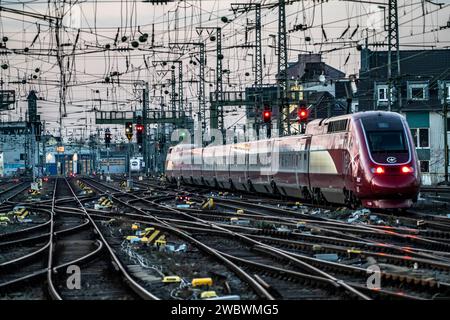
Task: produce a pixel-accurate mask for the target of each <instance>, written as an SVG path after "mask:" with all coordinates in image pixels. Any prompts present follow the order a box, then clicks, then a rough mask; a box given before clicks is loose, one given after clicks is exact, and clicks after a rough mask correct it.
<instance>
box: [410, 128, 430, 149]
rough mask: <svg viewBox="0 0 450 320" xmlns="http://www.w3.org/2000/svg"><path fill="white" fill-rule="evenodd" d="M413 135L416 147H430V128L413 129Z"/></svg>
mask: <svg viewBox="0 0 450 320" xmlns="http://www.w3.org/2000/svg"><path fill="white" fill-rule="evenodd" d="M411 135H412V137H413V142H414V145H415V146H416V148H429V147H430V130H429V129H428V128H418V129H411Z"/></svg>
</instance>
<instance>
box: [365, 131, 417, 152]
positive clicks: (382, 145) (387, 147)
mask: <svg viewBox="0 0 450 320" xmlns="http://www.w3.org/2000/svg"><path fill="white" fill-rule="evenodd" d="M367 139H368V142H369V147H370V151H371V152H372V153H378V152H386V151H390V152H407V151H408V149H407V146H406V141H405V135H404V134H403V131H369V132H367Z"/></svg>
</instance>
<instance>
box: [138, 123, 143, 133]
mask: <svg viewBox="0 0 450 320" xmlns="http://www.w3.org/2000/svg"><path fill="white" fill-rule="evenodd" d="M136 131H137V132H143V131H144V126H143V125H142V124H137V125H136Z"/></svg>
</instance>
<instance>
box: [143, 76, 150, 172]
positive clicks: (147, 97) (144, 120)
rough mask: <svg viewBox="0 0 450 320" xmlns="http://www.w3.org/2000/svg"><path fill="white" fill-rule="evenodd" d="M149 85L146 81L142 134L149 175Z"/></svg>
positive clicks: (146, 168) (146, 167)
mask: <svg viewBox="0 0 450 320" xmlns="http://www.w3.org/2000/svg"><path fill="white" fill-rule="evenodd" d="M149 94H150V92H149V86H148V82H145V89H144V103H143V108H142V109H143V110H142V113H143V114H142V124H143V125H144V132H143V136H142V140H143V141H142V144H143V148H142V153H143V158H144V163H145V171H146V172H147V176H148V175H149V174H150V165H149V164H150V160H149V146H148V139H147V132H148V128H147V113H148V102H149Z"/></svg>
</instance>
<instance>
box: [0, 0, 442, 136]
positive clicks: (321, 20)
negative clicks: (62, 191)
mask: <svg viewBox="0 0 450 320" xmlns="http://www.w3.org/2000/svg"><path fill="white" fill-rule="evenodd" d="M235 2H237V1H236V0H233V1H228V0H226V1H223V0H220V1H218V0H202V1H198V0H197V1H178V2H173V3H170V4H168V5H152V4H149V3H142V2H141V1H132V0H128V1H126V0H122V1H121V0H97V1H95V0H89V1H75V0H73V1H67V0H66V4H65V5H64V7H62V6H63V2H62V1H56V5H55V1H52V3H51V4H50V5H49V4H48V3H47V1H46V0H35V1H32V0H23V1H0V5H2V6H4V7H7V8H13V9H17V10H23V11H26V12H29V13H40V14H46V15H50V16H58V15H60V14H61V12H62V11H63V12H64V16H65V19H64V26H65V28H64V32H63V37H62V39H61V43H63V44H64V45H65V46H64V53H65V54H66V56H67V57H66V58H65V59H64V66H63V68H64V70H65V72H66V78H67V81H68V82H67V84H68V89H67V117H65V118H64V121H63V128H64V132H65V131H66V130H67V133H68V134H69V133H70V132H73V131H74V130H77V134H81V130H84V131H83V132H84V134H85V135H86V132H87V133H89V132H93V131H95V128H96V127H95V125H94V120H93V113H92V112H89V111H90V110H92V109H93V108H94V107H95V108H100V102H99V100H102V102H101V108H102V110H112V109H114V110H132V109H133V108H136V107H139V106H140V104H139V101H138V99H139V98H140V96H141V90H140V89H141V87H139V86H137V87H136V86H133V85H132V83H134V82H135V81H136V80H144V81H148V82H149V83H150V84H151V85H152V84H162V83H167V81H170V69H169V68H170V66H171V64H169V65H168V66H162V65H160V64H159V63H155V61H170V60H174V59H178V58H180V57H181V59H182V61H183V75H184V80H185V81H186V80H187V81H189V80H194V81H196V80H198V76H197V75H198V65H194V64H192V63H189V61H191V60H192V61H195V59H196V58H198V54H197V53H198V47H195V46H180V47H179V48H173V47H170V46H169V43H171V42H180V43H181V42H199V41H202V42H203V41H204V42H205V44H206V48H207V52H208V54H207V69H206V71H207V72H206V81H207V84H206V89H207V94H208V95H209V91H210V90H211V91H213V90H214V86H210V84H211V85H212V84H213V83H214V77H215V74H214V71H215V64H216V54H215V47H216V42H215V41H211V40H210V39H209V36H208V34H207V33H206V32H203V33H201V34H198V33H197V32H196V27H197V26H200V25H202V26H211V27H217V26H220V27H222V33H223V47H224V52H223V53H224V67H223V68H224V69H229V70H230V74H229V75H228V76H225V77H224V84H225V85H224V90H228V91H233V90H243V89H244V88H245V87H246V86H249V85H251V84H252V83H253V81H254V73H253V70H252V61H253V52H254V49H252V48H251V47H250V48H242V47H237V45H243V44H247V45H253V44H254V43H255V40H254V39H255V33H254V30H252V28H251V26H252V23H253V22H254V17H255V13H254V11H249V12H247V13H236V14H234V13H233V12H232V11H231V6H230V4H231V3H235ZM242 2H246V3H251V2H259V3H261V1H242ZM275 2H277V1H275V0H270V1H262V4H263V6H264V5H267V4H270V3H275ZM366 2H370V0H369V1H366ZM374 2H375V1H374ZM379 2H380V3H382V2H383V1H379ZM68 3H71V5H69V4H68ZM377 3H378V2H377ZM436 3H442V4H443V5H442V6H438V5H435V4H433V3H430V2H428V1H422V0H399V20H400V36H401V44H402V45H403V46H404V47H403V48H404V49H420V48H430V49H431V48H448V46H449V45H450V29H442V30H439V29H440V27H442V26H445V25H447V23H449V22H448V21H449V19H450V0H436ZM56 8H58V9H57V10H56ZM286 13H287V20H288V26H287V28H288V30H293V29H294V26H295V25H299V24H304V25H306V26H308V28H307V30H306V31H293V32H290V33H289V34H288V44H289V60H290V61H291V62H294V61H296V56H297V54H299V53H301V52H314V53H322V54H323V58H324V60H325V61H326V62H327V63H329V64H330V65H332V66H333V67H335V68H337V69H340V70H342V71H343V72H345V73H346V75H347V76H348V75H350V74H357V73H358V70H359V52H358V51H357V50H356V44H357V43H361V44H364V42H365V40H364V39H365V38H366V37H368V42H369V43H376V42H380V43H381V42H384V41H385V37H386V32H385V31H384V10H383V8H382V6H381V8H380V5H378V4H368V3H358V1H351V2H348V1H339V0H329V1H328V2H326V3H323V4H320V3H318V1H309V0H305V1H295V2H294V3H293V4H291V5H288V6H287V9H286ZM0 14H1V16H0V36H1V37H4V36H7V37H8V42H7V43H6V46H7V48H8V49H15V50H17V51H16V54H10V55H0V63H1V64H2V65H3V64H7V65H8V66H9V68H8V69H6V70H4V69H0V75H1V79H2V80H3V81H4V85H3V89H14V90H16V91H17V92H18V93H19V96H18V98H19V99H20V100H24V99H25V98H26V94H27V92H29V91H30V90H32V89H33V90H36V91H37V92H38V95H39V96H40V97H41V98H43V99H44V100H43V101H40V102H39V112H40V113H41V119H42V120H45V121H46V124H47V128H49V129H50V131H51V132H53V130H54V129H55V128H56V127H57V126H58V124H57V121H58V119H59V112H58V110H59V87H60V86H59V81H60V75H59V66H58V62H57V60H56V57H55V50H56V38H55V29H54V27H53V26H50V25H49V22H48V21H45V20H42V19H38V18H37V17H30V16H23V15H20V14H15V13H7V12H1V13H0ZM222 17H227V18H228V22H227V23H224V22H223V21H221V18H222ZM262 25H263V33H262V38H263V54H264V62H265V64H264V83H274V77H275V74H276V70H277V56H276V55H275V53H276V52H275V44H276V39H275V38H274V37H273V36H272V35H276V34H277V30H278V9H277V8H276V7H275V8H263V9H262ZM138 27H139V28H138ZM78 29H80V34H79V36H78V40H77V41H76V43H75V40H76V38H77V30H78ZM118 29H119V32H118ZM138 29H139V30H140V32H141V33H148V34H149V35H150V37H149V39H148V41H147V42H146V43H141V44H140V45H139V48H138V49H136V50H132V51H126V52H118V51H105V50H103V49H104V48H105V46H106V45H107V44H109V45H111V48H113V49H114V48H117V46H123V47H130V42H131V41H132V40H137V39H138V37H139V35H140V33H139V30H138ZM38 30H40V31H38ZM152 30H154V33H155V39H154V44H155V46H156V48H154V49H153V50H152V49H150V45H151V34H152ZM345 30H347V31H346V32H345ZM117 32H118V41H117V43H116V45H117V46H114V39H115V37H116V34H117ZM122 37H126V38H127V39H126V41H124V42H122V41H121V38H122ZM305 37H310V38H311V40H310V41H306V40H305ZM74 44H75V47H74ZM25 48H29V51H28V52H27V53H24V51H23V50H24V49H25ZM72 53H74V55H73V54H72ZM37 69H38V70H37ZM163 70H166V71H163ZM36 71H38V72H36ZM115 71H117V72H119V73H121V74H122V75H121V76H120V84H117V83H113V84H111V83H110V84H105V83H101V82H102V81H103V80H104V79H105V77H106V76H107V75H108V74H110V73H111V72H115ZM247 73H248V74H249V75H246V74H247ZM33 76H35V77H36V79H33ZM22 80H27V83H26V84H17V82H21V81H22ZM11 82H16V83H11ZM169 90H170V89H169ZM184 90H185V96H186V97H187V98H188V102H191V103H192V105H193V108H194V109H195V108H197V100H196V98H197V95H196V93H197V83H196V82H192V83H185V84H184ZM154 95H156V96H160V95H161V92H160V91H158V92H154V91H152V96H154ZM163 95H164V93H163ZM164 96H165V98H166V99H168V96H167V95H164ZM152 101H153V102H154V104H155V106H156V105H157V104H158V103H159V100H158V98H154V100H152ZM166 102H167V101H166ZM25 110H26V104H25V103H23V102H19V103H18V104H17V106H16V108H15V110H12V111H9V112H2V113H1V118H2V120H3V121H5V120H18V119H20V118H21V117H22V119H23V117H24V112H25ZM232 114H233V117H231V116H230V118H229V119H228V120H227V125H231V124H232V123H233V122H234V121H236V120H237V119H239V118H240V117H241V114H242V113H241V112H239V110H236V112H233V113H232ZM116 129H117V128H115V127H114V126H112V131H113V134H114V133H115V130H116ZM86 130H87V131H86ZM120 130H121V129H120ZM121 131H122V130H121ZM121 131H120V132H119V133H120V134H121V133H122V132H121ZM117 136H118V135H117Z"/></svg>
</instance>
